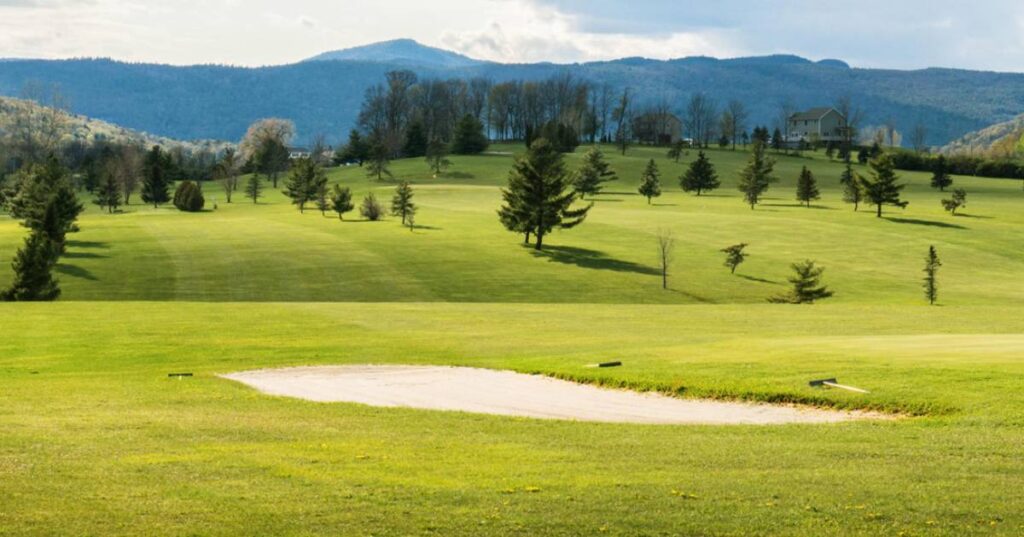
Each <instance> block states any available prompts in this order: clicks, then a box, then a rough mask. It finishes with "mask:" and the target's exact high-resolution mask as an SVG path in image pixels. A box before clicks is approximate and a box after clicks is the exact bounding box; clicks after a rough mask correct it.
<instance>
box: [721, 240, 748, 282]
mask: <svg viewBox="0 0 1024 537" xmlns="http://www.w3.org/2000/svg"><path fill="white" fill-rule="evenodd" d="M746 247H747V243H745V242H741V243H739V244H734V245H732V246H729V247H727V248H722V250H721V251H722V253H724V254H725V266H727V267H729V273H730V274H736V268H737V267H739V266H740V264H742V263H743V262H744V261H746V260H747V254H746V253H745V252H744V251H743V250H744V249H745V248H746Z"/></svg>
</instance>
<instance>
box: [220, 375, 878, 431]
mask: <svg viewBox="0 0 1024 537" xmlns="http://www.w3.org/2000/svg"><path fill="white" fill-rule="evenodd" d="M223 376H224V377H225V378H228V379H231V380H236V381H238V382H242V383H244V384H247V385H249V386H252V387H253V388H256V389H257V390H259V391H261V392H263V393H267V394H271V395H280V396H285V397H296V398H299V399H307V400H310V401H319V402H345V403H362V404H366V405H372V406H380V407H409V408H422V409H430V410H456V411H463V412H475V413H481V414H497V415H501V416H523V417H530V418H542V419H563V420H580V421H598V422H621V423H661V424H761V425H766V424H778V423H830V422H838V421H846V420H851V419H864V418H872V417H879V416H876V415H873V414H871V413H860V412H842V411H832V410H822V409H813V408H798V407H793V406H783V405H767V404H752V403H736V402H723V401H706V400H692V399H678V398H674V397H668V396H664V395H660V394H653V393H637V392H631V391H625V390H612V389H605V388H599V387H596V386H587V385H584V384H577V383H575V382H567V381H564V380H558V379H553V378H549V377H544V376H538V375H524V374H521V373H513V372H511V371H495V370H490V369H476V368H469V367H435V366H389V365H365V366H327V367H296V368H287V369H264V370H259V371H245V372H241V373H232V374H230V375H223Z"/></svg>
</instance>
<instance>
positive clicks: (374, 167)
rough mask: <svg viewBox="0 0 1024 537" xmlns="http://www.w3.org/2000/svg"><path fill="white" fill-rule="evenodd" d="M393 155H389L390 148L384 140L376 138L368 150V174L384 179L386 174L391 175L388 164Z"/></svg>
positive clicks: (379, 179)
mask: <svg viewBox="0 0 1024 537" xmlns="http://www.w3.org/2000/svg"><path fill="white" fill-rule="evenodd" d="M390 163H391V157H390V155H388V148H387V146H386V145H384V142H382V141H380V140H375V141H374V142H373V143H372V144H371V145H370V149H369V150H368V152H367V164H366V175H367V176H369V177H374V178H376V179H377V180H378V181H383V180H384V176H385V175H386V176H388V177H391V176H392V175H391V169H390V168H389V167H388V165H389V164H390Z"/></svg>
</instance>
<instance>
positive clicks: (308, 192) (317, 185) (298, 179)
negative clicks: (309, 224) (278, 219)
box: [284, 158, 327, 213]
mask: <svg viewBox="0 0 1024 537" xmlns="http://www.w3.org/2000/svg"><path fill="white" fill-rule="evenodd" d="M326 187H327V174H326V173H324V170H323V168H321V167H320V165H318V164H317V163H316V162H315V161H313V159H308V158H303V159H299V160H297V161H295V165H294V166H292V173H291V175H290V176H289V177H288V182H287V183H286V184H285V186H284V188H285V190H284V194H285V195H286V196H288V197H289V198H291V200H292V204H294V205H297V206H298V207H299V212H300V213H303V212H305V210H306V202H309V201H312V200H315V199H316V194H317V191H319V190H320V189H321V188H324V189H326Z"/></svg>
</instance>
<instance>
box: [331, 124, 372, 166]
mask: <svg viewBox="0 0 1024 537" xmlns="http://www.w3.org/2000/svg"><path fill="white" fill-rule="evenodd" d="M369 153H370V146H369V144H368V143H367V142H366V139H364V138H363V136H362V135H361V134H359V131H357V130H355V129H352V130H351V131H349V133H348V143H347V144H345V145H344V146H342V147H341V148H340V149H338V151H337V152H336V153H335V154H334V162H335V163H336V164H348V163H350V162H356V163H358V164H359V165H360V166H362V165H363V162H364V161H365V160H366V159H367V158H368V157H369Z"/></svg>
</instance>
